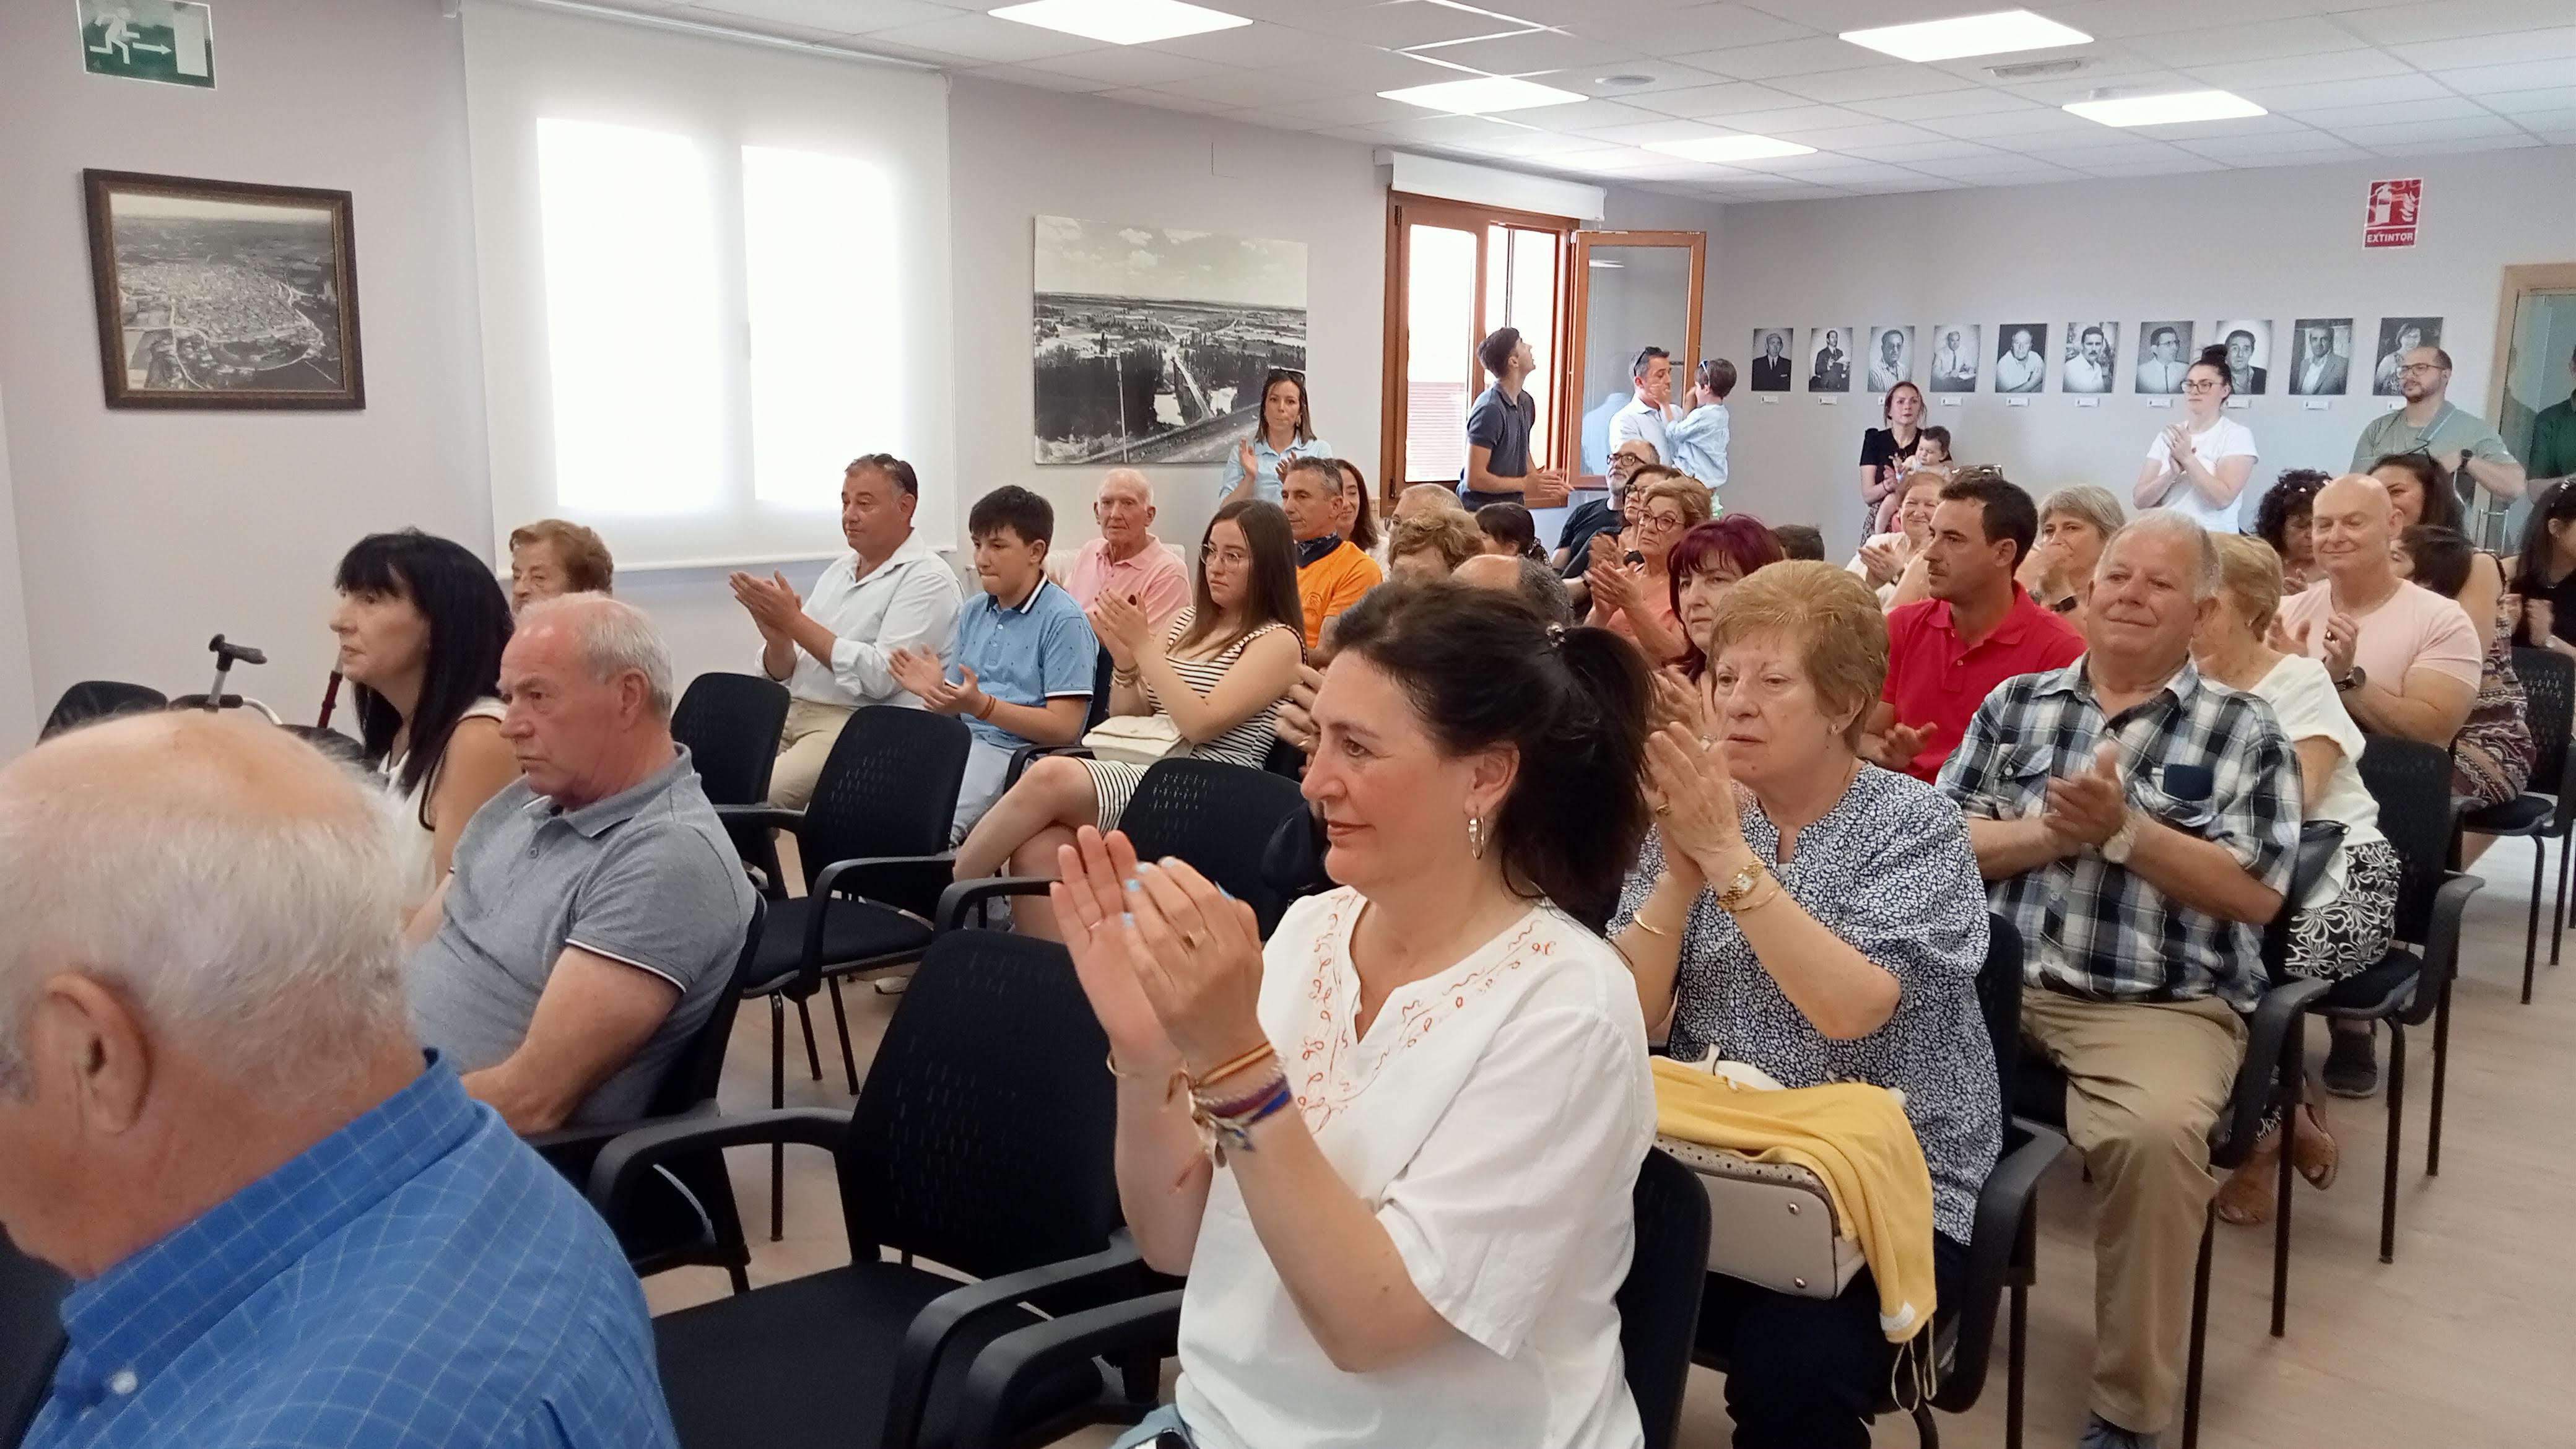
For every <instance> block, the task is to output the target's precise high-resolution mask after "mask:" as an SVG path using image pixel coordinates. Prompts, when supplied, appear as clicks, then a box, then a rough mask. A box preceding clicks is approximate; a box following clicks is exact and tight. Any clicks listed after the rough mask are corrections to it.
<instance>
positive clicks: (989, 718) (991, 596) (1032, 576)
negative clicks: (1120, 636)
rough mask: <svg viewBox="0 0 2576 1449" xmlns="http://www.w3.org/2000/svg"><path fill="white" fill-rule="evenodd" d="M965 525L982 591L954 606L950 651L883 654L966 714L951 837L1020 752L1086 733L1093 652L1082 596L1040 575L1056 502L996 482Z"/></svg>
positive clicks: (926, 696) (976, 812)
mask: <svg viewBox="0 0 2576 1449" xmlns="http://www.w3.org/2000/svg"><path fill="white" fill-rule="evenodd" d="M966 533H967V536H968V537H969V538H971V539H973V540H974V543H975V578H976V581H977V582H978V583H981V584H982V585H983V586H984V591H983V592H982V593H980V594H977V595H975V596H974V597H973V598H971V599H968V600H967V601H966V602H965V604H964V605H963V606H962V607H960V608H959V609H958V611H957V645H956V649H955V652H954V653H953V654H951V655H950V656H949V658H947V659H945V660H943V659H941V658H940V657H939V656H938V655H936V654H933V653H931V652H930V651H928V650H926V649H898V650H896V651H895V653H894V655H893V656H892V658H891V659H890V661H889V663H890V664H891V666H892V669H893V672H894V677H895V681H896V682H897V683H899V684H901V685H902V686H903V687H904V688H905V689H908V690H910V691H912V692H913V693H914V694H916V695H919V696H920V697H921V702H922V705H923V706H924V707H925V708H928V709H932V710H935V711H937V712H939V713H941V714H953V715H962V716H964V717H965V720H966V728H967V730H968V731H969V732H970V733H972V734H973V735H974V737H975V743H974V747H973V749H972V750H970V751H969V752H968V753H967V756H966V780H965V783H964V785H963V786H961V787H960V788H959V789H958V791H957V816H956V819H955V822H954V823H953V824H952V825H951V826H950V827H949V834H948V842H949V844H951V845H954V844H956V843H957V842H958V841H961V840H963V839H965V838H966V832H967V831H968V830H970V829H972V828H974V825H975V822H976V821H978V820H980V819H982V818H983V817H984V812H985V811H986V810H989V809H991V808H992V805H993V802H994V800H996V799H998V798H999V797H1000V796H1001V793H1002V777H1003V776H1004V775H1006V774H1008V773H1009V771H1010V766H1011V755H1012V754H1013V753H1014V752H1015V751H1017V750H1019V749H1020V748H1021V747H1022V746H1024V745H1069V744H1072V743H1074V742H1075V741H1077V740H1079V739H1081V738H1082V719H1083V715H1084V714H1085V713H1087V712H1088V711H1089V709H1090V707H1091V680H1092V674H1093V670H1094V668H1095V666H1096V665H1097V663H1098V660H1099V657H1100V641H1099V640H1098V639H1096V638H1094V637H1093V635H1092V632H1091V621H1090V620H1089V619H1086V618H1084V617H1083V615H1082V606H1081V605H1079V604H1076V603H1075V602H1074V601H1073V595H1071V594H1068V593H1066V592H1065V591H1064V590H1063V589H1062V588H1061V587H1059V586H1057V585H1056V584H1055V583H1053V582H1051V581H1050V580H1049V579H1048V578H1047V576H1046V556H1047V546H1048V544H1050V543H1052V542H1053V541H1054V539H1055V509H1053V508H1052V507H1050V506H1048V504H1047V501H1046V500H1045V499H1043V498H1040V497H1039V496H1038V495H1036V494H1034V493H1032V492H1030V491H1029V490H1027V489H1026V488H1019V487H1005V488H996V489H994V490H993V491H992V492H990V493H987V494H985V495H984V496H983V497H982V498H980V499H977V500H976V502H975V507H974V509H973V510H972V511H971V512H969V513H968V514H967V515H966ZM952 666H953V668H954V671H955V674H956V678H955V679H954V680H952V679H950V677H949V675H950V672H951V668H952Z"/></svg>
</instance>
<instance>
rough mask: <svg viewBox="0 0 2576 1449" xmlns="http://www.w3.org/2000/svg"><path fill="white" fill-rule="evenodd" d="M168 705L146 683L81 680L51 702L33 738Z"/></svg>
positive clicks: (163, 707)
mask: <svg viewBox="0 0 2576 1449" xmlns="http://www.w3.org/2000/svg"><path fill="white" fill-rule="evenodd" d="M169 707H170V697H169V696H168V695H166V694H163V693H162V692H161V691H159V690H157V689H154V688H153V687H151V686H150V685H148V684H127V683H124V682H122V681H120V680H114V679H84V680H82V681H81V682H80V683H78V684H75V685H73V686H72V687H71V688H69V689H66V690H64V691H63V697H62V698H60V699H58V700H55V701H54V712H53V713H51V714H49V715H47V716H45V727H44V729H42V730H41V731H39V732H38V733H37V736H36V738H38V739H40V740H49V739H52V738H53V737H54V736H56V735H58V734H61V733H62V732H63V731H65V730H68V729H77V728H79V727H80V726H82V725H85V724H92V723H95V722H96V721H99V720H103V719H113V718H115V717H116V716H118V715H121V714H150V713H152V712H153V711H155V710H162V709H167V708H169Z"/></svg>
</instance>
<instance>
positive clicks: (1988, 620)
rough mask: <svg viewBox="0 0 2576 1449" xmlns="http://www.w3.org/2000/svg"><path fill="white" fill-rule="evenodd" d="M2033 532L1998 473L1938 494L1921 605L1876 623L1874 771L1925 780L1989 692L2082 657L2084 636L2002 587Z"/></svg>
mask: <svg viewBox="0 0 2576 1449" xmlns="http://www.w3.org/2000/svg"><path fill="white" fill-rule="evenodd" d="M2038 533H2039V510H2038V509H2037V508H2036V507H2034V506H2033V505H2032V503H2031V501H2030V495H2029V494H2027V493H2024V492H2023V491H2021V489H2019V488H2017V487H2014V486H2013V485H2012V484H2010V483H2008V482H2006V481H2004V475H2003V473H2002V472H2001V471H2000V470H1998V469H1994V468H1968V469H1962V470H1961V471H1960V473H1959V475H1958V476H1957V477H1956V478H1955V479H1953V480H1952V481H1951V482H1950V484H1949V485H1948V486H1947V487H1944V488H1943V489H1942V490H1941V502H1940V505H1939V506H1938V507H1936V508H1935V509H1933V511H1932V536H1931V539H1930V540H1929V541H1928V542H1927V543H1925V544H1924V546H1923V558H1924V575H1925V579H1926V581H1927V582H1928V583H1929V584H1930V585H1931V589H1932V597H1930V598H1928V599H1925V600H1923V601H1921V602H1920V603H1913V604H1907V605H1904V606H1903V607H1901V608H1898V609H1894V610H1891V611H1889V613H1888V616H1887V686H1886V688H1884V689H1882V690H1881V691H1879V705H1878V709H1877V710H1876V711H1875V712H1874V713H1873V714H1872V716H1871V719H1870V734H1871V735H1873V736H1874V737H1876V739H1877V740H1878V742H1879V749H1878V753H1877V759H1878V762H1879V763H1880V764H1881V765H1884V766H1886V767H1887V768H1888V769H1891V770H1903V771H1904V772H1905V773H1907V774H1909V775H1912V776H1914V777H1915V778H1917V779H1921V780H1929V779H1931V778H1932V777H1933V776H1934V775H1937V774H1939V773H1940V770H1941V762H1942V761H1944V760H1947V759H1948V758H1950V752H1951V751H1952V750H1954V749H1957V748H1958V747H1959V736H1960V734H1961V733H1962V732H1964V731H1965V730H1966V729H1967V727H1968V720H1969V718H1970V717H1971V716H1973V715H1974V714H1975V713H1976V712H1977V706H1978V705H1981V704H1983V703H1985V702H1986V696H1987V694H1989V693H1991V692H1992V691H1993V689H1994V687H1995V686H1996V685H1998V684H2001V683H2003V682H2004V681H2005V680H2007V679H2010V678H2012V677H2013V676H2014V675H2016V674H2035V673H2038V672H2039V671H2040V670H2043V669H2062V668H2064V667H2066V666H2067V665H2069V664H2072V663H2074V662H2075V660H2076V657H2077V656H2079V655H2081V654H2082V653H2083V652H2084V636H2083V635H2081V634H2078V633H2076V632H2075V629H2074V626H2073V625H2070V624H2068V623H2067V622H2066V620H2064V619H2063V618H2061V617H2059V616H2058V615H2056V614H2053V613H2051V612H2049V611H2048V610H2047V609H2046V608H2044V607H2042V606H2041V605H2040V604H2039V602H2038V601H2037V600H2035V599H2033V598H2032V597H2031V596H2030V595H2029V594H2028V593H2026V592H2024V591H2023V589H2022V587H2021V585H2020V584H2018V583H2015V582H2014V581H2013V570H2015V569H2017V568H2019V567H2021V560H2022V556H2023V555H2024V554H2027V553H2028V552H2030V544H2031V540H2032V539H2033V538H2034V537H2036V536H2037V535H2038Z"/></svg>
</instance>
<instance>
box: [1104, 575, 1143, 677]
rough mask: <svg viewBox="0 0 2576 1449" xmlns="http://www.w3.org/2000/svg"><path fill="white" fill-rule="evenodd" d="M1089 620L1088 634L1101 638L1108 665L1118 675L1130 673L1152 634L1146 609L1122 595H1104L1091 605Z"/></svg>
mask: <svg viewBox="0 0 2576 1449" xmlns="http://www.w3.org/2000/svg"><path fill="white" fill-rule="evenodd" d="M1089 617H1090V619H1091V632H1092V633H1094V634H1097V635H1099V636H1100V642H1101V645H1102V646H1103V647H1104V648H1106V649H1108V651H1109V658H1110V661H1111V662H1112V663H1114V664H1116V665H1117V666H1118V668H1119V669H1120V670H1121V671H1127V670H1133V669H1134V668H1135V667H1136V661H1137V659H1138V658H1139V657H1141V656H1142V655H1143V654H1144V652H1145V649H1146V647H1147V644H1148V642H1149V641H1150V639H1151V636H1152V634H1153V625H1152V623H1151V621H1149V620H1147V619H1146V617H1145V606H1144V605H1142V604H1139V603H1137V602H1136V601H1135V600H1134V599H1131V598H1129V597H1127V596H1126V595H1124V594H1120V593H1116V592H1114V591H1104V592H1103V593H1102V594H1101V595H1100V597H1098V598H1096V599H1093V600H1092V601H1091V609H1090V613H1089Z"/></svg>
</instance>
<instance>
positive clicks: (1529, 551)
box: [1476, 503, 1547, 561]
mask: <svg viewBox="0 0 2576 1449" xmlns="http://www.w3.org/2000/svg"><path fill="white" fill-rule="evenodd" d="M1476 528H1477V531H1478V532H1481V533H1482V534H1484V535H1485V552H1487V553H1499V554H1504V555H1507V556H1509V557H1512V558H1534V559H1539V560H1542V561H1544V560H1545V559H1546V558H1547V550H1545V549H1543V548H1540V547H1539V546H1538V522H1537V520H1535V519H1533V518H1531V517H1530V511H1529V510H1528V509H1526V508H1523V507H1522V506H1520V505H1519V504H1517V503H1488V504H1486V505H1485V506H1484V507H1482V508H1479V509H1477V510H1476Z"/></svg>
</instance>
